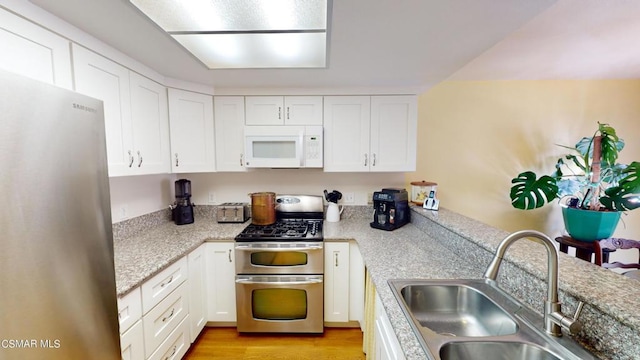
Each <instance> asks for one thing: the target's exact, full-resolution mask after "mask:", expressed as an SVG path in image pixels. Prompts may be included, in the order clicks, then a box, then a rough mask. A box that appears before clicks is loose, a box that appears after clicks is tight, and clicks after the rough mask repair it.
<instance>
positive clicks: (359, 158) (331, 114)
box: [324, 96, 371, 172]
mask: <svg viewBox="0 0 640 360" xmlns="http://www.w3.org/2000/svg"><path fill="white" fill-rule="evenodd" d="M369 121H370V97H369V96H325V97H324V171H327V172H333V171H335V172H339V171H350V172H356V171H369V165H370V163H371V159H370V156H369Z"/></svg>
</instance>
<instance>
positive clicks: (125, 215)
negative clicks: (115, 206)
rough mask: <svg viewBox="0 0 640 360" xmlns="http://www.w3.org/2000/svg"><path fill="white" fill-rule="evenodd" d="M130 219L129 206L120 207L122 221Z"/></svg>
mask: <svg viewBox="0 0 640 360" xmlns="http://www.w3.org/2000/svg"><path fill="white" fill-rule="evenodd" d="M128 218H129V204H122V205H121V206H120V220H125V219H128Z"/></svg>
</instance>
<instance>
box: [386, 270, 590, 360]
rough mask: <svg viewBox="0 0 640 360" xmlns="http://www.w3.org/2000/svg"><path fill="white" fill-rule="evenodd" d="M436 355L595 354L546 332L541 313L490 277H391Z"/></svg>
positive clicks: (556, 357) (517, 359) (547, 358)
mask: <svg viewBox="0 0 640 360" xmlns="http://www.w3.org/2000/svg"><path fill="white" fill-rule="evenodd" d="M389 285H390V286H391V289H392V292H393V294H394V295H395V297H396V298H397V300H398V302H399V303H400V306H401V308H402V311H403V312H404V314H405V316H406V317H407V318H408V319H409V323H410V324H411V327H412V328H413V330H414V331H415V332H416V334H417V335H418V340H419V341H420V343H421V345H422V347H423V348H424V350H425V351H426V352H427V354H429V355H430V356H431V357H432V359H434V360H449V359H465V360H473V359H482V360H500V359H505V360H525V359H526V360H565V359H566V360H570V359H571V360H573V359H575V360H585V359H596V358H595V357H594V356H593V355H591V354H590V353H589V352H587V351H586V350H584V349H583V348H582V347H581V346H580V345H579V344H577V343H576V342H575V341H573V340H572V339H571V338H569V337H568V336H563V337H553V336H551V335H548V334H546V333H545V331H544V329H543V319H542V316H540V315H538V314H536V313H534V312H533V311H531V310H529V309H527V308H526V307H525V306H523V305H522V304H521V303H520V302H518V300H516V299H514V298H513V297H511V296H510V295H509V294H507V293H505V292H504V291H503V290H502V289H500V288H499V287H498V286H497V285H496V283H495V282H494V281H492V280H422V279H415V280H389Z"/></svg>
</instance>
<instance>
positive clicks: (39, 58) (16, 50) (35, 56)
mask: <svg viewBox="0 0 640 360" xmlns="http://www.w3.org/2000/svg"><path fill="white" fill-rule="evenodd" d="M0 54H2V55H1V56H0V69H4V70H7V71H11V72H14V73H17V74H20V75H23V76H26V77H30V78H32V79H35V80H39V81H42V82H46V83H49V84H54V85H57V86H60V87H62V88H65V89H69V90H73V84H72V77H71V56H70V55H69V41H68V40H66V39H64V38H62V37H60V36H58V35H56V34H54V33H52V32H50V31H47V30H45V29H43V28H41V27H40V26H38V25H35V24H34V23H32V22H30V21H27V20H25V19H23V18H21V17H19V16H16V15H14V14H12V13H9V12H7V11H4V10H2V9H0Z"/></svg>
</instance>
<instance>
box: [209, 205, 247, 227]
mask: <svg viewBox="0 0 640 360" xmlns="http://www.w3.org/2000/svg"><path fill="white" fill-rule="evenodd" d="M249 217H250V215H249V204H248V203H224V204H220V205H218V210H217V211H216V219H217V220H218V222H219V223H243V222H245V221H247V220H248V219H249Z"/></svg>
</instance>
